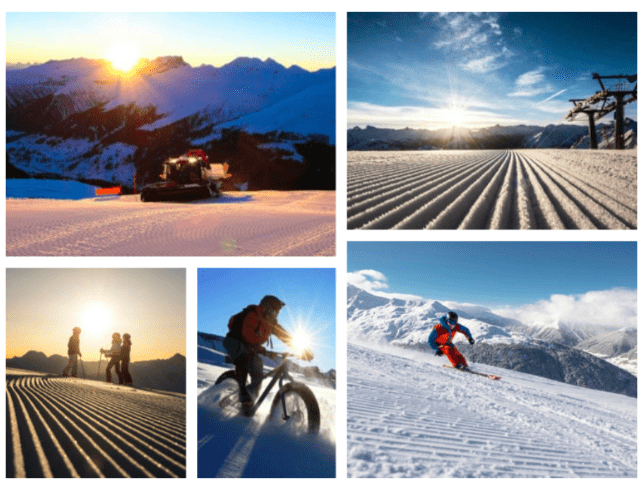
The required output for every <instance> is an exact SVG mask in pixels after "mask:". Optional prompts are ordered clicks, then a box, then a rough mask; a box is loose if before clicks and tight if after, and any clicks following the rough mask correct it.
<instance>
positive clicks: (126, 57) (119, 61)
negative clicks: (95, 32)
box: [105, 41, 140, 74]
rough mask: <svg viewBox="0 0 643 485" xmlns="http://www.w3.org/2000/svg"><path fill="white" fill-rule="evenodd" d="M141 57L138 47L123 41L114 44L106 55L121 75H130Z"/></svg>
mask: <svg viewBox="0 0 643 485" xmlns="http://www.w3.org/2000/svg"><path fill="white" fill-rule="evenodd" d="M139 55H140V54H139V51H138V49H137V48H136V46H134V45H131V44H129V43H127V42H123V41H119V42H116V43H114V44H112V45H111V47H110V48H109V50H108V51H107V52H106V53H105V56H106V58H107V60H108V61H109V62H110V63H111V65H112V67H113V68H114V70H116V71H118V72H119V73H120V74H129V73H130V71H131V70H132V69H133V68H134V66H136V64H137V63H138V61H139Z"/></svg>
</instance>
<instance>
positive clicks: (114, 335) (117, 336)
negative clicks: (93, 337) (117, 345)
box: [112, 332, 121, 340]
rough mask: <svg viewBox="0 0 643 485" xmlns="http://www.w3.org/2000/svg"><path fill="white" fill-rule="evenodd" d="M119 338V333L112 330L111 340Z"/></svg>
mask: <svg viewBox="0 0 643 485" xmlns="http://www.w3.org/2000/svg"><path fill="white" fill-rule="evenodd" d="M120 339H121V334H120V333H118V332H114V333H113V334H112V340H120Z"/></svg>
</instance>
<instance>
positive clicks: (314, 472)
mask: <svg viewBox="0 0 643 485" xmlns="http://www.w3.org/2000/svg"><path fill="white" fill-rule="evenodd" d="M197 359H198V361H199V362H198V370H197V375H198V390H197V393H198V441H199V443H198V476H199V478H215V477H216V478H238V477H244V478H250V477H254V478H269V477H272V478H277V477H289V478H295V477H299V478H313V477H317V478H324V477H325V478H334V477H335V389H332V388H329V387H323V386H320V385H319V382H318V381H316V380H314V379H313V380H305V379H304V377H303V376H302V375H300V374H292V375H293V377H294V378H295V381H296V382H303V383H305V384H306V385H308V387H310V389H311V390H312V391H313V393H314V394H315V397H316V398H317V402H318V403H319V408H320V415H321V426H320V431H319V435H315V436H308V435H303V436H295V435H293V434H292V433H291V432H289V431H287V430H281V429H279V428H277V427H274V426H272V425H271V424H270V423H269V422H267V421H266V419H267V417H268V413H269V411H270V406H271V404H272V400H273V398H274V394H275V392H276V388H275V389H273V390H272V391H271V392H270V393H269V394H268V397H267V398H266V400H265V401H264V402H263V403H262V405H261V407H260V408H259V410H258V412H257V414H256V415H255V416H254V417H252V418H251V419H249V418H246V417H243V416H227V415H226V414H225V413H224V412H223V410H222V409H221V408H219V406H218V405H217V404H216V402H215V401H216V400H217V396H218V391H217V389H216V387H214V386H213V384H214V382H215V381H216V379H217V377H219V375H220V374H222V373H223V372H225V371H227V370H229V369H230V368H231V366H230V364H225V363H224V355H223V353H222V352H220V351H217V350H213V349H211V348H207V347H202V346H199V348H198V357H197ZM215 363H217V364H218V365H215ZM267 367H268V366H266V368H265V369H264V371H267V370H268V368H267ZM267 385H268V381H264V388H265V386H267Z"/></svg>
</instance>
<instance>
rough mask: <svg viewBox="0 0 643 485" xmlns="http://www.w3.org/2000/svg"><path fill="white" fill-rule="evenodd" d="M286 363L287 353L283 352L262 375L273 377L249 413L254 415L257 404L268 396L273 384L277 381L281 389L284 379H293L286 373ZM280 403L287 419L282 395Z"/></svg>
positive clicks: (257, 407)
mask: <svg viewBox="0 0 643 485" xmlns="http://www.w3.org/2000/svg"><path fill="white" fill-rule="evenodd" d="M287 364H288V354H284V358H283V360H282V361H281V363H280V364H279V365H278V366H277V367H275V368H274V369H272V370H271V371H270V372H268V373H267V374H266V375H265V376H264V379H266V378H268V377H270V376H273V377H272V380H271V381H270V383H269V384H268V385H267V386H266V388H265V389H264V391H263V392H262V393H261V396H260V397H259V399H257V401H256V402H255V403H254V405H253V406H252V408H251V409H250V415H254V413H255V412H256V411H257V409H259V406H261V403H263V401H264V400H265V399H266V397H267V396H268V393H270V391H271V390H272V388H273V387H275V384H276V383H277V382H279V389H281V388H282V387H283V385H284V384H283V382H284V379H290V380H291V381H292V380H293V378H292V377H291V376H290V374H289V373H288V365H287ZM281 403H282V407H283V410H284V416H285V418H286V419H288V416H287V415H286V403H285V401H284V399H283V396H282V400H281Z"/></svg>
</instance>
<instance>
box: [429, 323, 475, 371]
mask: <svg viewBox="0 0 643 485" xmlns="http://www.w3.org/2000/svg"><path fill="white" fill-rule="evenodd" d="M456 332H460V333H461V334H463V335H464V336H465V337H467V339H468V340H469V343H470V344H471V345H473V344H474V343H475V340H473V337H472V336H471V332H470V331H469V329H468V328H467V327H465V326H464V325H460V324H458V315H457V313H455V312H449V313H447V314H446V315H445V316H443V317H441V318H440V323H438V324H437V325H435V327H433V331H432V332H431V335H429V347H431V348H432V349H433V350H435V355H438V356H440V355H446V356H447V357H448V359H449V362H451V365H453V367H455V368H457V369H468V368H469V365H468V364H467V359H465V358H464V355H462V354H461V353H460V352H459V351H458V349H457V348H456V346H455V345H453V342H452V340H453V337H454V336H455V334H456Z"/></svg>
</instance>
